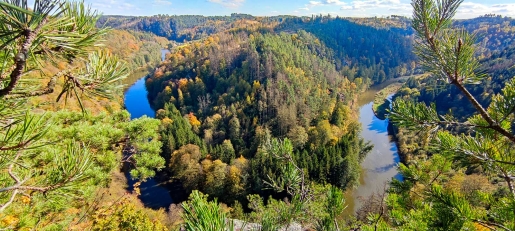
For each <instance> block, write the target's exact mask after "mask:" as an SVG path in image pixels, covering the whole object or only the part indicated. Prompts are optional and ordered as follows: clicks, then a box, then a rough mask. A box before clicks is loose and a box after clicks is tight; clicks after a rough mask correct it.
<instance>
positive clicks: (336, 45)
mask: <svg viewBox="0 0 515 231" xmlns="http://www.w3.org/2000/svg"><path fill="white" fill-rule="evenodd" d="M394 21H397V20H389V22H394ZM398 22H402V21H398ZM365 23H367V21H365ZM378 23H379V22H378ZM368 24H369V25H373V24H370V23H368ZM379 25H382V26H381V27H382V28H381V27H380V26H379ZM379 25H377V26H378V27H379V28H376V27H375V26H365V25H360V24H358V23H355V22H352V21H349V20H347V19H344V18H328V17H323V16H317V17H313V18H311V20H302V19H301V18H290V19H286V20H284V22H283V23H281V24H280V25H278V26H277V27H276V31H298V30H306V31H308V32H310V33H312V34H314V35H315V36H316V37H317V40H320V41H321V42H323V43H324V44H325V45H326V46H327V47H329V48H331V49H332V50H333V51H334V53H333V54H334V60H335V65H336V68H337V69H338V70H342V72H343V73H344V75H345V76H347V77H349V78H350V79H353V78H354V77H355V76H366V77H368V78H370V79H371V80H372V81H373V82H374V83H382V82H384V81H385V80H388V79H392V78H395V77H399V76H403V75H407V74H413V73H414V71H415V68H416V65H415V55H414V54H413V52H412V50H411V49H412V48H411V47H412V37H411V36H410V35H409V34H410V31H409V30H408V29H403V28H397V29H396V30H393V29H392V28H393V27H387V26H386V25H387V24H386V23H381V24H379Z"/></svg>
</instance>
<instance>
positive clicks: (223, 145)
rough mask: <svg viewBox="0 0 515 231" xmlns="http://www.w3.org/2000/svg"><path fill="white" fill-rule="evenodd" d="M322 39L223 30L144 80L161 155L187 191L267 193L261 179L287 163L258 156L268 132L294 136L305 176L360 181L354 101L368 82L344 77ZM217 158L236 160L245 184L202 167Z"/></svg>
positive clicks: (223, 195) (362, 148) (224, 196)
mask: <svg viewBox="0 0 515 231" xmlns="http://www.w3.org/2000/svg"><path fill="white" fill-rule="evenodd" d="M315 40H316V39H315V38H314V37H313V35H311V34H309V33H307V32H301V33H299V34H294V35H290V34H285V33H283V34H260V33H258V32H254V33H250V32H238V33H233V34H217V35H214V36H210V37H208V38H207V39H206V40H205V41H204V42H203V43H199V42H195V43H191V44H189V45H186V46H183V47H180V48H178V49H175V50H174V52H172V53H171V54H169V55H168V60H166V61H165V62H163V63H162V64H161V65H160V66H159V67H158V68H157V69H156V71H155V72H154V74H153V76H151V77H150V78H148V79H147V89H148V90H149V98H150V99H151V100H152V102H153V103H154V107H156V108H159V110H158V111H157V118H159V119H161V120H162V121H163V122H164V124H165V125H166V126H163V131H162V137H163V141H164V142H165V143H164V150H163V155H164V156H165V158H166V159H170V161H169V166H170V170H171V171H172V173H173V174H172V175H173V176H176V177H179V178H182V179H181V180H182V182H183V183H184V184H186V185H187V189H188V190H189V191H191V190H194V189H203V190H202V191H204V192H209V193H208V194H209V195H210V196H214V197H218V198H219V199H221V200H222V201H224V202H231V201H234V200H236V199H239V198H238V195H241V196H246V195H248V194H249V193H261V194H262V193H263V192H262V191H263V189H264V188H266V187H265V186H264V185H263V182H264V181H266V180H267V177H272V178H274V177H275V175H276V174H277V173H278V172H279V171H280V168H281V166H280V165H278V162H276V161H273V159H271V158H272V157H271V156H269V155H265V154H264V153H261V151H262V150H261V149H262V147H261V146H262V145H263V144H264V143H265V142H269V140H270V139H271V137H277V138H288V139H289V140H290V141H291V142H292V144H293V146H294V150H293V151H294V153H293V156H292V157H293V158H294V159H295V160H296V161H297V162H298V163H299V167H300V168H302V169H306V170H307V172H308V176H309V177H308V179H310V180H313V181H314V182H318V183H321V184H323V183H330V184H332V185H336V186H339V187H341V188H342V189H345V188H347V187H348V186H352V185H355V184H357V179H358V176H359V169H360V168H359V162H360V160H361V159H362V158H363V157H364V155H365V154H366V150H367V146H366V144H364V143H363V141H362V140H361V139H360V138H359V129H358V126H357V121H356V116H355V114H354V113H353V112H352V109H351V105H352V102H353V101H354V99H355V97H356V94H357V93H359V92H361V91H362V90H363V89H364V88H366V87H367V80H364V79H363V78H356V79H355V80H354V82H351V81H349V80H348V79H346V78H345V77H344V76H341V75H340V74H339V73H338V72H337V71H336V69H335V66H334V65H333V64H332V63H330V62H329V61H328V60H327V59H323V58H321V56H324V54H325V53H327V52H329V51H328V50H327V48H325V47H324V46H323V45H321V44H320V43H318V44H317V43H316V42H315ZM305 82H311V83H312V84H304V83H305ZM183 116H185V119H184V118H183ZM181 120H186V122H181ZM166 121H168V122H166ZM165 122H166V123H165ZM191 144H194V145H195V146H191ZM185 145H190V146H185ZM174 150H177V151H174ZM192 151H193V153H195V154H193V153H191V152H192ZM308 153H311V154H308ZM186 155H187V156H189V157H188V158H191V159H190V160H189V159H185V158H186V157H185V156H186ZM247 160H248V161H247ZM212 161H214V162H213V164H215V163H217V161H220V162H219V164H223V165H222V166H220V167H219V168H218V169H220V170H223V169H226V167H224V166H225V165H230V166H229V169H232V168H235V167H237V166H239V167H238V168H236V169H237V173H238V175H239V176H238V177H239V178H240V179H238V180H237V181H236V182H238V183H240V185H230V182H231V181H229V182H227V183H229V185H224V184H221V183H223V181H224V180H223V179H225V178H229V177H228V176H223V174H222V175H220V174H221V173H218V174H217V175H218V176H219V177H223V178H221V179H216V178H213V177H211V176H210V174H216V173H210V172H206V170H205V169H206V168H207V166H204V165H208V166H209V165H211V164H210V163H211V162H212ZM195 162H196V163H195ZM240 162H248V164H247V166H245V167H243V166H242V164H241V163H240ZM192 164H194V165H196V166H192ZM231 164H235V165H234V166H233V165H231ZM192 168H193V169H195V170H194V171H199V175H197V176H194V175H193V174H192V172H191V171H192ZM236 169H235V171H236ZM224 171H225V170H224ZM227 174H231V173H230V171H229V172H227ZM211 179H212V180H214V182H210V181H211ZM213 184H217V185H213ZM236 189H239V190H236ZM243 198H244V197H243Z"/></svg>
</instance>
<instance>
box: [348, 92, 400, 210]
mask: <svg viewBox="0 0 515 231" xmlns="http://www.w3.org/2000/svg"><path fill="white" fill-rule="evenodd" d="M381 87H384V86H376V87H373V88H371V89H370V90H368V91H367V92H365V93H364V94H362V95H360V98H359V101H358V103H359V105H360V109H359V121H360V122H361V127H362V131H361V136H362V137H363V138H364V139H365V140H366V141H370V142H371V143H372V144H373V145H374V148H373V149H372V151H371V152H370V153H369V154H368V155H367V156H366V157H365V159H364V160H363V162H362V163H361V167H362V171H361V176H360V185H359V186H358V187H357V188H355V189H353V190H350V191H348V192H347V196H346V203H347V205H348V207H347V214H352V213H354V212H356V211H357V210H358V209H359V208H360V207H361V205H362V204H363V200H366V199H367V198H368V197H369V196H371V195H372V194H374V193H382V192H383V191H384V190H385V189H386V188H387V187H388V182H389V181H391V179H392V178H394V177H395V178H397V179H402V176H401V175H400V174H399V171H398V170H397V164H398V163H399V162H400V158H399V154H398V152H397V145H396V144H395V142H394V141H393V137H391V136H390V135H389V134H388V120H380V119H378V118H377V117H376V116H375V114H374V112H373V111H372V104H373V101H374V95H375V93H377V91H378V90H379V89H381Z"/></svg>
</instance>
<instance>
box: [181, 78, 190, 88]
mask: <svg viewBox="0 0 515 231" xmlns="http://www.w3.org/2000/svg"><path fill="white" fill-rule="evenodd" d="M186 85H188V79H185V78H182V79H180V80H179V89H181V90H184V88H185V87H186Z"/></svg>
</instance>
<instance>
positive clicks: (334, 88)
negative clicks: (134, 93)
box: [0, 0, 515, 230]
mask: <svg viewBox="0 0 515 231" xmlns="http://www.w3.org/2000/svg"><path fill="white" fill-rule="evenodd" d="M35 2H36V3H35V5H34V7H31V6H29V5H28V4H27V2H26V1H2V0H0V13H1V14H0V22H1V23H0V42H1V44H0V47H2V50H1V51H0V61H1V62H0V125H1V126H2V129H1V130H0V137H1V140H2V141H1V142H0V229H5V230H178V229H179V230H238V229H239V228H241V227H242V226H245V227H248V228H251V229H254V230H280V229H281V228H283V229H287V230H290V229H296V230H301V229H305V230H514V229H515V222H514V221H515V213H514V212H513V211H515V207H514V205H515V203H514V201H515V187H514V184H515V182H513V181H514V180H513V179H514V175H515V172H514V171H515V169H514V167H513V166H515V164H514V163H513V160H514V156H515V154H514V153H513V152H514V151H513V150H515V149H513V146H514V143H515V135H514V132H513V128H512V124H513V122H514V121H515V117H514V112H515V109H514V108H515V105H514V103H513V102H514V101H513V98H514V97H515V83H514V82H513V77H514V76H515V40H514V37H515V29H514V28H515V20H513V19H511V18H508V17H501V16H497V15H485V16H482V17H479V18H475V19H468V20H456V21H452V17H453V16H454V14H455V12H456V9H457V8H458V6H459V4H460V3H461V1H457V0H442V1H434V0H415V1H413V4H412V6H413V7H414V14H413V19H410V18H406V17H402V16H395V15H392V16H390V17H387V18H377V17H374V18H341V17H336V18H334V17H330V16H324V15H318V16H317V15H314V16H311V17H294V16H273V17H255V16H252V15H247V14H232V15H230V16H198V15H182V16H177V15H175V16H169V15H156V16H146V17H132V16H98V15H97V14H96V12H95V11H91V10H89V8H88V7H86V6H84V3H82V2H63V4H58V3H61V1H58V0H36V1H35ZM56 12H60V13H59V14H55V15H54V13H56ZM106 26H107V27H112V28H115V29H109V28H106ZM465 31H466V32H468V33H471V34H474V35H475V36H476V37H474V36H470V35H469V34H468V33H465ZM163 48H166V49H169V51H170V53H168V54H167V55H166V58H165V60H164V61H162V62H161V49H163ZM442 54H445V55H442ZM138 70H139V71H142V70H143V71H148V72H149V74H148V76H146V77H145V85H146V88H147V90H148V100H149V102H150V103H151V106H152V108H153V109H154V110H155V111H156V118H155V119H154V118H147V117H142V118H139V119H134V120H130V115H129V113H128V112H127V111H125V110H123V105H122V104H121V99H122V97H123V90H124V84H132V83H133V82H134V81H135V79H134V78H133V77H128V76H130V74H131V73H133V72H135V71H138ZM138 73H139V72H138ZM421 73H426V74H424V75H417V76H412V75H415V74H421ZM408 76H412V77H409V78H408ZM136 77H137V78H139V77H140V75H139V74H138V75H136ZM398 77H404V78H403V79H407V81H406V83H405V84H404V85H403V87H402V88H401V89H400V90H399V91H398V92H397V94H396V95H395V97H394V101H393V103H392V108H391V110H390V111H389V113H390V114H389V119H390V120H391V122H392V124H393V127H392V131H393V132H394V135H395V138H396V141H397V144H398V147H399V150H400V152H401V154H402V156H403V160H402V163H400V164H399V167H398V168H399V171H400V172H401V174H402V176H403V177H402V180H401V179H397V180H396V179H392V181H391V183H390V184H389V187H387V188H385V190H384V191H382V192H378V193H377V194H374V195H372V196H371V197H369V198H365V199H364V201H365V203H364V206H363V207H362V208H360V209H359V210H358V212H357V214H351V215H345V214H344V209H345V208H346V205H345V199H344V198H345V196H344V193H345V191H347V192H349V191H350V190H352V189H353V188H354V187H356V186H357V185H359V179H360V174H361V173H362V169H361V166H360V163H361V161H363V159H364V158H365V157H366V155H367V153H368V152H370V151H371V150H372V146H371V144H370V143H367V142H365V141H364V140H363V138H361V136H360V132H361V131H360V128H361V126H360V124H359V122H358V114H357V111H358V103H357V99H358V97H359V96H360V94H361V93H363V92H364V91H366V90H367V89H368V88H369V87H370V86H372V85H374V84H380V83H383V82H385V81H388V80H390V82H393V81H396V80H394V79H395V78H398ZM156 175H157V176H158V177H157V178H155V179H154V180H161V181H163V182H172V183H173V185H174V187H177V188H178V191H182V192H183V194H185V195H189V198H179V197H174V202H175V204H172V205H170V206H169V207H168V208H165V209H159V210H152V209H150V208H145V207H144V206H143V205H142V203H141V202H140V201H139V200H138V196H139V195H140V193H141V192H140V188H139V186H140V184H141V182H144V181H146V180H148V179H149V178H152V177H155V176H156ZM126 177H131V178H133V180H136V181H137V183H136V184H134V185H132V186H128V185H127V182H128V181H127V179H126ZM129 188H130V189H131V191H128V189H129Z"/></svg>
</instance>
